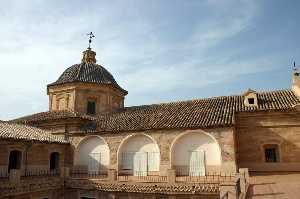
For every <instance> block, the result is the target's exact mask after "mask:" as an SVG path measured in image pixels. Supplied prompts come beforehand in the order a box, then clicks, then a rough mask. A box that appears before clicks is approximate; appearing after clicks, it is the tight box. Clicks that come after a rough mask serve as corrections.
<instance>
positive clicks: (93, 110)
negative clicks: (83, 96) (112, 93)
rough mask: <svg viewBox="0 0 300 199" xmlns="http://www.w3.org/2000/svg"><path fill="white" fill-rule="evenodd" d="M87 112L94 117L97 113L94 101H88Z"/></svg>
mask: <svg viewBox="0 0 300 199" xmlns="http://www.w3.org/2000/svg"><path fill="white" fill-rule="evenodd" d="M86 112H87V114H88V115H94V114H95V113H96V103H95V102H93V101H88V103H87V111H86Z"/></svg>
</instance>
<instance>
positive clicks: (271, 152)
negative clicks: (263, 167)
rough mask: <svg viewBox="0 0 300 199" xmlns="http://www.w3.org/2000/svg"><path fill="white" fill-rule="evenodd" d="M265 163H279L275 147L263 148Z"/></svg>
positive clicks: (276, 147)
mask: <svg viewBox="0 0 300 199" xmlns="http://www.w3.org/2000/svg"><path fill="white" fill-rule="evenodd" d="M265 161H266V162H279V153H278V146H277V145H268V146H265Z"/></svg>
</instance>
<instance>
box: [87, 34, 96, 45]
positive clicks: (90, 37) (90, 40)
mask: <svg viewBox="0 0 300 199" xmlns="http://www.w3.org/2000/svg"><path fill="white" fill-rule="evenodd" d="M87 35H88V36H89V48H88V49H91V43H92V39H93V38H94V37H95V35H94V34H93V32H90V33H88V34H87Z"/></svg>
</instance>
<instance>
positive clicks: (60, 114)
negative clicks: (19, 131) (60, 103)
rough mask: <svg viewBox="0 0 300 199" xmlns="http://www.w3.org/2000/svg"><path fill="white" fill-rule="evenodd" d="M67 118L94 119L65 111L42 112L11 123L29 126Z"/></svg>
mask: <svg viewBox="0 0 300 199" xmlns="http://www.w3.org/2000/svg"><path fill="white" fill-rule="evenodd" d="M67 118H81V119H86V120H93V119H94V118H93V117H90V116H88V115H83V114H79V113H76V112H72V111H66V110H64V111H47V112H40V113H36V114H32V115H27V116H24V117H20V118H17V119H14V120H11V121H10V122H14V123H22V124H28V123H31V122H40V121H46V120H58V119H67Z"/></svg>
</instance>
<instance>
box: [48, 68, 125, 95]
mask: <svg viewBox="0 0 300 199" xmlns="http://www.w3.org/2000/svg"><path fill="white" fill-rule="evenodd" d="M71 82H88V83H97V84H107V85H112V86H114V87H115V88H118V89H120V90H121V91H123V92H124V93H126V94H127V91H126V90H124V89H123V88H121V86H119V84H118V83H117V82H116V80H115V79H114V77H113V76H112V74H111V73H110V72H108V71H107V70H106V69H105V68H104V67H102V66H100V65H98V64H94V63H85V62H83V63H80V64H75V65H73V66H71V67H69V68H67V69H66V70H65V71H64V72H63V74H62V75H61V76H60V77H59V78H58V80H56V81H55V82H54V83H52V84H49V85H48V86H53V85H59V84H64V83H71Z"/></svg>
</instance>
